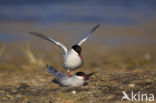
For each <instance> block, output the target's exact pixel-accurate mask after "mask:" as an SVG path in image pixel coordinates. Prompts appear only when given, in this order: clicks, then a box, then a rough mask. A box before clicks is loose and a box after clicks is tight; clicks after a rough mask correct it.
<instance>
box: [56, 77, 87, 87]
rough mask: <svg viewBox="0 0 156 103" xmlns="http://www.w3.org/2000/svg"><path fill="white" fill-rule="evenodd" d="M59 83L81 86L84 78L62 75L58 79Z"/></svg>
mask: <svg viewBox="0 0 156 103" xmlns="http://www.w3.org/2000/svg"><path fill="white" fill-rule="evenodd" d="M58 82H59V83H60V85H62V86H68V87H77V86H82V85H83V84H84V82H85V81H84V79H83V77H76V76H73V77H64V78H61V79H60V80H58Z"/></svg>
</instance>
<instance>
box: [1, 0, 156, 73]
mask: <svg viewBox="0 0 156 103" xmlns="http://www.w3.org/2000/svg"><path fill="white" fill-rule="evenodd" d="M96 24H100V25H101V27H100V28H98V29H97V30H96V31H95V32H94V33H93V34H92V35H91V36H90V37H89V39H88V41H87V42H85V43H84V44H83V45H82V48H83V52H82V55H83V56H84V60H85V64H84V66H83V67H82V68H87V67H89V68H92V69H91V70H93V71H97V70H104V69H107V70H108V68H109V70H111V68H112V69H113V70H114V71H119V70H121V71H124V70H130V71H131V70H136V68H137V67H138V66H139V67H140V66H142V67H141V68H146V69H147V70H149V69H152V68H155V65H154V64H155V52H156V48H155V47H156V29H155V28H156V1H155V0H77V1H76V0H0V70H1V71H5V70H14V69H16V70H22V69H33V68H34V69H36V68H38V67H41V66H45V65H46V64H51V65H54V66H55V67H56V68H62V57H61V55H60V54H61V53H63V52H62V50H61V49H60V48H58V47H57V46H55V45H54V44H51V43H49V42H48V41H45V40H43V39H39V38H36V37H34V36H31V35H29V34H28V33H27V32H29V31H37V32H41V33H43V34H47V35H49V36H51V37H52V38H55V39H56V40H58V41H61V42H62V43H64V44H65V45H67V47H68V48H70V47H71V46H72V44H74V43H77V42H78V41H79V40H80V38H82V37H83V36H84V35H85V33H87V32H88V31H89V30H91V28H92V27H93V26H95V25H96ZM110 64H111V65H110ZM114 67H115V68H114ZM95 68H96V69H95ZM60 70H62V71H63V69H60Z"/></svg>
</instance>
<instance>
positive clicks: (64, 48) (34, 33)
mask: <svg viewBox="0 0 156 103" xmlns="http://www.w3.org/2000/svg"><path fill="white" fill-rule="evenodd" d="M28 33H29V34H31V35H34V36H37V37H39V38H43V39H45V40H48V41H50V42H52V43H54V44H56V45H58V46H59V47H61V48H62V49H63V50H64V52H65V54H67V51H68V50H67V47H66V46H65V45H63V44H62V43H60V42H58V41H56V40H54V39H52V38H50V37H49V36H47V35H44V34H41V33H38V32H28Z"/></svg>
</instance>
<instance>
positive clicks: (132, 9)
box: [0, 0, 156, 25]
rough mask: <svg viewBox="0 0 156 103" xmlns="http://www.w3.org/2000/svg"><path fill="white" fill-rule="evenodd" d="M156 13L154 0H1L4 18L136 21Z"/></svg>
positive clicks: (0, 16) (146, 18)
mask: <svg viewBox="0 0 156 103" xmlns="http://www.w3.org/2000/svg"><path fill="white" fill-rule="evenodd" d="M155 17H156V1H155V0H85V1H84V0H0V20H1V21H33V22H39V23H54V22H98V23H107V24H123V25H129V24H130V25H131V24H132V25H133V24H134V25H135V24H139V23H141V22H144V21H146V20H150V19H152V18H155Z"/></svg>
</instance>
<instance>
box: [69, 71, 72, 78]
mask: <svg viewBox="0 0 156 103" xmlns="http://www.w3.org/2000/svg"><path fill="white" fill-rule="evenodd" d="M68 77H72V75H71V74H70V71H69V69H68Z"/></svg>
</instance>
